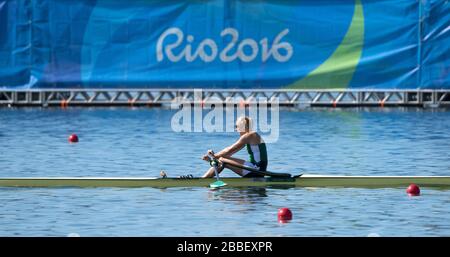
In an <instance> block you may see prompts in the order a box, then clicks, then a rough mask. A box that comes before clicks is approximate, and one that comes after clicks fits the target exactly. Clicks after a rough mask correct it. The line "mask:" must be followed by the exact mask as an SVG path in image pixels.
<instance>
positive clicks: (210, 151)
mask: <svg viewBox="0 0 450 257" xmlns="http://www.w3.org/2000/svg"><path fill="white" fill-rule="evenodd" d="M207 155H208V156H212V157H214V158H216V156H215V155H214V151H213V150H211V149H210V150H208V154H207Z"/></svg>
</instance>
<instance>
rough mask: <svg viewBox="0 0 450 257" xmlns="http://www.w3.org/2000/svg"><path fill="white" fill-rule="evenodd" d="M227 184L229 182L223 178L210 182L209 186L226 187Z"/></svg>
mask: <svg viewBox="0 0 450 257" xmlns="http://www.w3.org/2000/svg"><path fill="white" fill-rule="evenodd" d="M226 185H227V184H226V183H225V182H223V181H221V180H217V181H216V182H214V183H211V184H209V187H211V188H220V187H224V186H226Z"/></svg>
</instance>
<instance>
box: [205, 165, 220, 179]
mask: <svg viewBox="0 0 450 257" xmlns="http://www.w3.org/2000/svg"><path fill="white" fill-rule="evenodd" d="M222 170H223V165H220V166H219V167H218V172H219V173H220V172H222ZM215 175H216V172H215V170H214V167H211V168H209V169H208V171H207V172H205V174H203V176H202V178H213V177H214V176H215Z"/></svg>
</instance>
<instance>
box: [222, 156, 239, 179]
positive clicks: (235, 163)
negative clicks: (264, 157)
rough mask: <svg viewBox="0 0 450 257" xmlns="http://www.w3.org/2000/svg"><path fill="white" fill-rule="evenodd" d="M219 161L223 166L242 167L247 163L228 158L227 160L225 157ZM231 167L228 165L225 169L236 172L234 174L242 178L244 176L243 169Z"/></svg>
mask: <svg viewBox="0 0 450 257" xmlns="http://www.w3.org/2000/svg"><path fill="white" fill-rule="evenodd" d="M219 161H220V162H222V163H223V164H224V165H222V166H225V165H226V164H227V163H228V164H231V165H240V166H242V165H244V163H245V160H242V159H238V158H234V157H226V158H225V157H221V158H219ZM231 165H226V167H225V168H227V169H230V170H232V171H234V173H236V174H238V175H239V176H241V177H243V176H244V174H243V172H242V169H241V168H238V167H234V166H231ZM222 169H223V168H222Z"/></svg>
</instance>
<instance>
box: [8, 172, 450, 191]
mask: <svg viewBox="0 0 450 257" xmlns="http://www.w3.org/2000/svg"><path fill="white" fill-rule="evenodd" d="M221 180H222V181H223V182H224V183H226V184H227V187H345V188H400V187H407V186H408V185H410V184H412V183H414V184H417V185H419V186H420V187H430V188H441V189H450V176H336V175H312V174H304V175H301V176H298V177H290V178H287V177H263V178H238V177H233V178H221ZM215 181H216V179H215V178H156V177H109V178H108V177H32V178H25V177H21V178H0V187H81V188H85V187H123V188H128V187H130V188H131V187H155V188H169V187H209V186H210V184H211V183H213V182H215Z"/></svg>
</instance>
